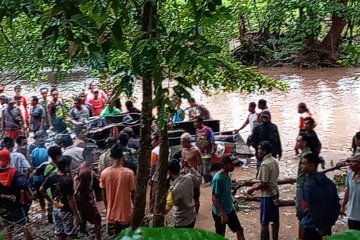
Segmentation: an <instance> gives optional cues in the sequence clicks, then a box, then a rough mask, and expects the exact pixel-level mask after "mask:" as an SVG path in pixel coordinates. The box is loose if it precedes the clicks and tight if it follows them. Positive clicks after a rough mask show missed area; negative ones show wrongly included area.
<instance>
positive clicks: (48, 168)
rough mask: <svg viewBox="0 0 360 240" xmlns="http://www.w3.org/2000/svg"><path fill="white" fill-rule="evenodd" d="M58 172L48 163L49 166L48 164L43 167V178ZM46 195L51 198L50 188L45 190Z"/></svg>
mask: <svg viewBox="0 0 360 240" xmlns="http://www.w3.org/2000/svg"><path fill="white" fill-rule="evenodd" d="M58 171H59V169H58V168H57V167H55V166H54V165H52V164H51V163H50V164H48V165H47V166H46V167H45V169H44V176H45V177H48V176H49V175H50V174H52V173H56V172H58ZM46 193H47V195H48V196H49V197H50V198H52V194H51V189H50V188H48V189H47V190H46Z"/></svg>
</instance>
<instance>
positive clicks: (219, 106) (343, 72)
mask: <svg viewBox="0 0 360 240" xmlns="http://www.w3.org/2000/svg"><path fill="white" fill-rule="evenodd" d="M259 70H260V71H261V72H262V73H264V74H266V75H269V76H271V77H274V78H275V79H281V80H284V81H286V82H288V84H289V86H290V88H289V90H288V91H286V92H281V91H273V92H269V93H266V94H265V95H259V94H243V93H222V94H219V95H214V96H206V95H204V94H202V93H201V91H199V90H195V91H193V92H192V94H193V96H194V97H195V99H196V100H197V101H198V102H200V103H203V104H204V105H206V106H207V107H208V108H209V110H210V112H211V115H212V117H213V118H214V119H218V120H220V121H221V130H233V129H235V128H239V127H240V126H241V125H242V123H243V122H244V120H245V119H246V117H247V115H248V111H247V107H248V103H249V102H251V101H255V102H257V101H258V100H259V99H260V98H264V99H266V100H267V101H268V106H269V108H270V110H271V113H272V121H273V123H275V124H276V125H277V126H278V128H279V131H280V135H281V140H282V145H283V149H284V154H283V159H284V160H283V161H282V165H284V167H285V169H286V170H288V168H289V167H290V168H292V167H293V166H294V168H293V169H296V167H295V166H296V163H295V162H294V159H295V158H294V151H293V148H294V144H295V138H296V136H297V133H298V125H299V116H298V113H297V105H298V103H300V102H305V103H306V105H307V106H308V108H309V109H310V111H311V112H312V114H313V117H314V118H315V120H316V122H317V127H316V129H315V130H316V131H317V133H318V136H319V138H320V140H321V142H322V144H323V149H322V155H323V156H324V157H325V159H326V160H327V161H328V162H331V161H333V162H334V163H336V162H337V161H339V160H340V159H344V158H346V157H348V156H349V155H350V154H351V152H350V146H351V138H352V136H354V134H355V132H356V131H359V130H360V78H359V80H356V76H357V75H358V74H360V68H349V69H316V70H305V69H298V68H264V69H259ZM359 76H360V75H359ZM89 81H90V80H89V79H87V80H78V81H76V82H68V83H66V84H64V85H62V86H60V87H59V89H61V90H60V93H62V94H63V95H64V90H66V92H79V90H80V89H84V88H85V87H86V84H85V82H89ZM40 86H41V85H37V86H29V85H27V86H24V93H26V94H27V95H28V96H31V95H32V94H35V93H36V92H38V90H37V89H39V87H40ZM10 88H11V87H9V88H8V90H10ZM67 95H68V94H67ZM134 95H135V98H134V99H137V100H136V101H135V105H136V106H138V107H140V106H141V89H140V88H139V87H138V88H136V90H135V94H134ZM62 97H64V98H68V96H62ZM182 107H184V108H185V107H187V101H184V102H183V106H182ZM241 134H242V136H243V137H244V138H246V137H247V135H248V134H249V127H247V128H246V129H244V130H243V131H242V132H241ZM293 174H294V171H289V172H288V174H286V173H285V175H293Z"/></svg>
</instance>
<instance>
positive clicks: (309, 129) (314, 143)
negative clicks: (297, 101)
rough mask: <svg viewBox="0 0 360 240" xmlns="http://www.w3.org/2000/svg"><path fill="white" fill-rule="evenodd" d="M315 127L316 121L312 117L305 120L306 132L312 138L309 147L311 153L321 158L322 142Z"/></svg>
mask: <svg viewBox="0 0 360 240" xmlns="http://www.w3.org/2000/svg"><path fill="white" fill-rule="evenodd" d="M315 126H316V124H315V120H314V119H313V118H312V117H307V118H305V119H304V127H305V131H306V134H307V135H308V136H309V137H310V139H309V141H310V142H309V147H310V149H311V152H312V153H314V154H315V155H316V156H319V154H320V151H321V142H320V140H319V138H318V135H317V134H316V132H315V130H314V128H315Z"/></svg>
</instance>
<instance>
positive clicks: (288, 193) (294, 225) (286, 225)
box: [16, 152, 346, 240]
mask: <svg viewBox="0 0 360 240" xmlns="http://www.w3.org/2000/svg"><path fill="white" fill-rule="evenodd" d="M285 155H287V156H288V157H286V158H284V159H283V160H281V161H280V179H283V178H288V177H294V176H295V175H296V171H297V161H298V158H297V157H295V156H292V157H291V155H292V154H290V153H287V154H285ZM323 155H324V156H325V159H329V161H328V162H327V167H330V165H331V163H330V162H331V161H333V159H334V157H336V158H338V156H339V155H337V154H335V156H334V152H325V153H324V154H323ZM330 159H331V161H330ZM335 163H336V161H335ZM255 173H256V169H255V167H254V166H253V164H251V163H250V164H248V165H247V166H245V167H236V168H235V171H234V172H233V179H235V180H237V181H240V180H249V179H253V178H254V177H255ZM342 173H343V172H341V171H337V172H332V173H330V174H328V175H329V177H333V175H334V174H342ZM244 190H246V188H245V189H240V191H239V192H238V195H241V192H244ZM339 193H340V197H342V196H343V187H339ZM255 195H259V193H255ZM294 195H295V185H290V184H288V185H281V186H280V198H281V199H285V200H289V199H293V198H294ZM200 201H201V206H200V211H199V215H198V218H197V222H196V226H195V227H196V228H199V229H204V230H207V231H214V221H213V219H212V216H211V204H212V203H211V187H202V188H201V197H200ZM98 207H99V210H100V211H101V213H102V216H103V229H102V230H103V231H102V232H103V239H111V238H110V237H109V236H108V235H107V233H106V225H105V218H104V215H105V211H104V207H103V203H102V202H99V203H98ZM31 212H32V214H31V215H30V217H31V223H30V225H31V227H32V228H33V232H34V235H35V239H54V238H53V233H52V229H53V226H52V225H49V224H47V223H46V217H45V216H44V214H43V213H41V212H40V211H38V204H33V206H32V209H31ZM259 215H260V213H259V203H258V202H242V203H240V210H239V211H238V216H239V219H240V222H241V224H242V226H243V228H244V231H245V237H246V239H248V240H257V239H260V237H259V231H260V223H259ZM166 223H167V225H171V223H172V219H171V214H168V216H167V218H166ZM16 229H17V232H19V230H20V229H21V228H16ZM344 229H346V219H340V220H339V221H338V222H337V224H336V226H335V227H334V229H333V230H334V231H335V232H336V231H340V230H344ZM297 231H298V221H297V218H296V216H295V207H281V209H280V234H279V236H280V239H282V240H293V239H297ZM89 232H92V230H91V226H89ZM80 236H81V239H93V237H92V234H90V236H84V235H80ZM226 238H228V239H231V240H233V239H236V236H235V234H234V233H232V232H231V231H230V230H229V229H227V232H226ZM16 239H23V235H22V234H21V233H19V234H18V235H17V237H16Z"/></svg>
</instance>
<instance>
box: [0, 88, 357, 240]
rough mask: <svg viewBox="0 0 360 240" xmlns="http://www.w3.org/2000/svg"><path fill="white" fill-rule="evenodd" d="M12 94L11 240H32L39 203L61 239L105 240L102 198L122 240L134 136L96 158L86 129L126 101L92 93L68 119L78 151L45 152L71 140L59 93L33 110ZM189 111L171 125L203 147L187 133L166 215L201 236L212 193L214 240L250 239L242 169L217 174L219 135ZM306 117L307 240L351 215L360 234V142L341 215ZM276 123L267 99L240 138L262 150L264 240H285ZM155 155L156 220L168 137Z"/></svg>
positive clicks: (0, 206)
mask: <svg viewBox="0 0 360 240" xmlns="http://www.w3.org/2000/svg"><path fill="white" fill-rule="evenodd" d="M4 87H5V86H3V85H0V102H1V109H2V110H1V116H0V117H1V123H2V125H1V126H2V127H1V130H2V131H3V134H4V137H3V138H2V139H1V142H0V219H1V220H2V222H3V223H4V226H5V227H4V237H5V239H6V240H8V239H12V238H13V234H12V233H13V230H14V227H15V228H16V227H17V226H21V227H22V228H23V229H24V236H25V238H26V239H34V233H32V231H31V228H30V227H29V225H27V221H28V216H29V214H30V206H31V205H32V204H34V202H35V201H38V202H39V206H40V208H41V211H43V213H44V214H46V215H47V221H48V223H49V224H53V228H54V235H55V237H56V239H74V238H76V236H77V234H78V232H79V231H80V232H81V233H83V234H85V235H87V234H89V231H88V228H87V224H91V225H93V229H94V236H95V239H97V240H99V239H101V235H102V234H101V221H102V219H101V215H100V211H99V209H98V207H97V204H96V202H97V197H96V196H98V195H99V193H102V201H103V203H104V207H105V211H106V216H105V219H106V223H107V231H108V234H109V235H110V236H115V235H117V234H118V233H120V232H121V231H122V230H123V229H125V228H127V227H129V226H130V224H131V221H132V213H133V201H134V194H135V191H136V189H135V182H136V170H137V162H138V159H137V158H138V156H137V154H138V150H139V139H138V138H136V137H135V136H134V133H133V129H132V128H131V127H126V128H124V129H123V130H122V131H121V132H120V133H119V134H118V136H117V138H108V139H107V141H106V144H107V145H108V147H109V148H108V150H106V151H105V152H103V153H102V154H101V155H100V156H99V157H97V155H96V154H95V153H94V149H93V148H88V147H87V127H86V125H84V122H85V119H87V118H89V117H90V116H116V115H119V114H121V112H122V110H121V103H120V101H117V104H118V105H117V106H116V104H115V106H114V105H113V104H111V103H112V100H113V99H112V92H111V91H107V92H106V93H105V92H104V91H102V90H100V89H98V88H97V86H96V84H95V83H91V84H90V86H89V89H88V91H87V92H85V93H81V94H80V95H79V96H78V97H76V98H75V99H74V106H73V108H72V109H71V111H70V119H71V124H72V125H73V127H74V128H75V133H76V139H75V141H74V140H73V139H72V137H71V136H70V135H69V134H62V135H61V138H60V139H58V140H57V141H56V144H52V145H51V146H46V144H45V142H46V137H47V135H46V130H47V129H50V130H54V131H56V132H58V133H64V132H66V125H65V117H66V116H65V113H64V107H63V102H62V100H61V99H60V98H59V92H58V90H57V89H55V88H54V89H51V90H50V98H49V96H48V93H49V90H48V89H47V88H42V89H41V90H40V94H41V97H39V98H38V97H36V96H32V97H31V104H30V105H31V108H29V109H28V106H27V99H26V97H24V96H22V94H21V87H20V86H16V87H15V88H14V90H15V93H14V96H7V95H6V94H5V91H4ZM48 98H49V99H48ZM188 102H189V108H187V109H181V99H180V98H176V99H173V103H174V107H175V110H176V113H175V114H174V116H173V119H172V121H173V122H181V121H184V120H185V119H187V120H192V121H193V122H194V126H195V128H196V134H195V140H196V143H195V144H194V143H193V141H192V140H193V136H191V135H190V134H189V133H183V134H182V135H181V137H180V143H181V156H180V158H179V159H172V160H171V161H170V162H169V165H168V178H169V190H168V194H167V196H166V200H167V201H166V202H167V203H166V211H167V212H172V216H173V224H174V226H175V227H176V228H194V227H195V223H196V218H197V214H198V212H199V209H200V204H201V202H200V194H201V191H202V190H201V185H202V186H203V187H207V186H211V192H212V199H211V201H212V209H211V214H212V217H213V220H214V223H215V231H216V233H218V234H220V235H222V236H224V235H225V230H226V225H228V227H229V228H230V229H231V230H232V231H233V232H235V233H236V235H237V239H241V240H243V239H245V236H246V233H245V232H244V229H243V227H242V226H241V224H240V221H239V218H238V215H237V213H236V211H235V207H234V203H233V195H232V194H233V193H232V185H233V182H232V178H231V175H232V174H231V173H232V172H233V171H234V169H235V163H234V162H235V159H234V157H233V155H232V154H225V155H224V156H223V157H222V159H221V164H220V165H218V168H216V167H214V166H213V164H212V157H213V155H214V152H215V149H216V144H215V134H214V131H213V130H212V129H211V128H210V127H208V126H206V125H205V124H204V123H205V121H206V120H208V119H211V117H210V112H209V110H208V109H207V108H206V107H205V106H204V105H202V104H198V103H196V101H195V100H194V99H193V98H192V99H189V100H188ZM125 105H126V108H127V111H128V112H129V113H141V111H140V110H139V109H137V108H135V107H134V105H133V104H132V102H131V101H127V102H126V104H125ZM257 107H258V111H257V109H256V108H257ZM298 113H299V114H300V124H299V135H298V137H297V139H296V144H295V147H294V150H295V154H299V167H298V172H297V181H296V196H295V199H296V201H295V202H296V215H297V217H298V219H299V233H298V237H299V239H304V240H317V239H322V237H323V236H326V235H331V229H332V227H333V225H334V224H335V221H336V220H337V219H338V216H339V214H341V215H343V214H345V209H346V206H347V208H348V212H347V215H348V219H349V222H348V225H349V228H350V229H357V230H360V215H359V208H358V207H360V206H359V203H360V191H359V189H360V188H359V185H358V183H359V182H360V132H359V133H357V134H356V136H355V137H354V141H353V148H354V156H353V157H352V158H350V159H349V160H348V161H349V165H350V169H351V171H350V172H349V174H348V176H347V180H346V194H345V199H344V201H343V202H342V205H341V206H340V200H339V197H338V193H337V190H336V187H335V184H334V183H333V181H332V180H330V179H329V178H327V177H326V175H325V174H324V173H323V172H318V165H324V160H323V158H322V157H321V156H320V154H321V147H322V145H321V142H320V141H319V138H318V136H317V133H316V132H315V130H314V128H315V126H316V123H315V120H314V119H313V117H312V114H311V113H310V111H309V110H308V109H307V107H306V105H305V104H304V103H300V104H299V105H298ZM186 116H187V118H186ZM271 116H272V114H271V111H270V109H269V108H268V106H267V102H266V100H264V99H260V100H259V102H258V104H256V103H255V102H251V103H250V104H249V115H248V117H247V119H246V120H245V122H244V124H243V125H242V126H241V127H240V128H239V129H236V130H235V131H234V132H235V133H238V132H239V131H241V130H242V129H244V128H245V127H246V126H247V125H248V124H250V127H251V133H250V135H249V137H248V139H247V141H246V144H247V145H248V146H249V147H252V148H254V150H255V158H256V162H257V173H256V177H257V179H258V182H257V183H256V184H255V185H254V186H252V187H251V188H249V189H248V190H247V194H253V193H254V192H255V191H260V192H261V193H260V194H261V199H260V219H259V220H260V226H261V233H260V235H261V240H268V239H279V223H280V213H279V188H278V179H279V175H280V170H279V163H278V161H280V160H281V158H282V145H281V140H280V134H279V130H278V128H277V126H276V125H275V124H274V123H272V121H271ZM29 131H32V132H34V139H35V142H34V143H31V144H28V142H27V141H28V138H27V134H26V133H28V132H29ZM151 145H152V147H153V149H152V152H151V157H150V159H149V160H148V161H149V163H150V169H149V176H150V177H149V185H150V194H149V195H150V197H149V199H148V202H149V211H150V213H151V212H153V207H154V203H155V193H156V191H157V187H158V184H159V180H158V179H159V176H158V174H159V173H158V168H159V164H158V163H159V155H160V137H159V134H158V133H157V132H156V131H154V132H153V134H152V135H151ZM96 166H97V167H96ZM189 190H190V191H189ZM209 201H210V199H209ZM3 210H5V211H3ZM209 214H210V213H209ZM270 224H271V231H270V229H269V225H270ZM270 233H271V234H270ZM270 235H271V238H270Z"/></svg>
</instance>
